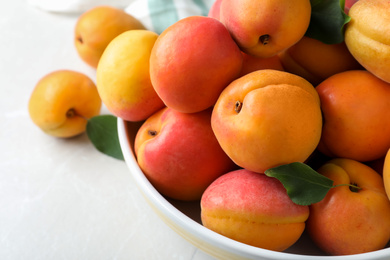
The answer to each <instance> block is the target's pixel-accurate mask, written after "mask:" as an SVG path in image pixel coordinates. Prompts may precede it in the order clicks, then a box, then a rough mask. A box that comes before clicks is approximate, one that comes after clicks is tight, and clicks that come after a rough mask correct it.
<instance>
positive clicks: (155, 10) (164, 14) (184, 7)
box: [125, 0, 214, 34]
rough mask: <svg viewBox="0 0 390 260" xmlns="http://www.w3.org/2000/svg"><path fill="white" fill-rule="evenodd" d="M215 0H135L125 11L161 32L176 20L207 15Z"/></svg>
mask: <svg viewBox="0 0 390 260" xmlns="http://www.w3.org/2000/svg"><path fill="white" fill-rule="evenodd" d="M213 2H214V0H135V1H133V2H132V3H131V4H129V5H128V6H127V7H126V8H125V11H126V12H127V13H129V14H131V15H132V16H134V17H135V18H137V19H138V20H140V21H141V22H142V23H143V24H144V25H145V27H146V28H147V29H148V30H151V31H154V32H156V33H158V34H160V33H161V32H162V31H164V30H165V29H166V28H167V27H168V26H170V25H172V24H173V23H175V22H176V21H178V20H180V19H182V18H185V17H188V16H192V15H203V16H207V14H208V12H209V10H210V8H211V6H212V4H213Z"/></svg>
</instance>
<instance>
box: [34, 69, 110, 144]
mask: <svg viewBox="0 0 390 260" xmlns="http://www.w3.org/2000/svg"><path fill="white" fill-rule="evenodd" d="M101 104H102V102H101V99H100V96H99V94H98V91H97V89H96V86H95V83H94V82H93V81H92V80H91V79H90V78H89V77H88V76H87V75H85V74H83V73H80V72H77V71H72V70H57V71H53V72H51V73H49V74H47V75H45V76H43V77H42V78H41V79H40V80H39V81H38V83H37V84H36V85H35V88H34V90H33V92H32V93H31V96H30V100H29V103H28V112H29V115H30V118H31V119H32V121H33V122H34V124H35V125H37V126H38V127H39V128H40V129H41V130H42V131H43V132H45V133H46V134H48V135H52V136H55V137H62V138H68V137H73V136H76V135H79V134H81V133H83V132H84V131H85V128H86V125H87V122H88V119H89V118H91V117H94V116H97V115H99V113H100V108H101Z"/></svg>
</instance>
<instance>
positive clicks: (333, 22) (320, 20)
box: [305, 0, 351, 44]
mask: <svg viewBox="0 0 390 260" xmlns="http://www.w3.org/2000/svg"><path fill="white" fill-rule="evenodd" d="M310 3H311V19H310V24H309V28H308V29H307V31H306V34H305V35H306V36H307V37H310V38H313V39H316V40H319V41H321V42H323V43H326V44H337V43H341V42H343V41H344V26H345V24H347V23H348V22H349V21H350V20H351V18H350V17H349V16H348V15H347V14H346V13H345V12H344V6H345V0H310Z"/></svg>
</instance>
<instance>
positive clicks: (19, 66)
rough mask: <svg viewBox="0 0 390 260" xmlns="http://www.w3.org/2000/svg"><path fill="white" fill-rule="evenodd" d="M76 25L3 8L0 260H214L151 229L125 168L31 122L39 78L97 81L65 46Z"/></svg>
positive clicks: (68, 18)
mask: <svg viewBox="0 0 390 260" xmlns="http://www.w3.org/2000/svg"><path fill="white" fill-rule="evenodd" d="M77 17H78V16H77V15H65V14H58V13H48V12H44V11H42V10H39V9H36V8H34V7H32V6H29V5H28V4H27V3H26V2H24V1H22V0H12V1H2V6H1V8H0V32H1V34H0V79H1V86H0V122H1V127H0V148H1V152H0V259H3V260H19V259H29V260H34V259H43V260H46V259H50V260H52V259H70V260H75V259H83V260H87V259H91V260H100V259H104V260H107V259H118V260H119V259H126V260H127V259H147V260H153V259H170V260H171V259H184V260H187V259H198V260H200V259H208V260H210V259H212V258H211V257H210V256H208V255H206V254H205V253H203V252H201V251H200V250H198V249H197V248H195V247H194V246H192V245H191V244H190V243H188V242H187V241H186V240H184V239H183V238H182V237H181V236H179V235H178V234H176V233H175V232H174V231H172V230H171V229H170V228H169V227H168V226H167V225H166V224H165V223H164V222H163V221H162V220H160V219H159V217H158V216H157V215H156V214H155V212H154V211H152V209H151V208H150V207H149V205H148V204H146V201H145V200H144V198H143V197H142V195H141V193H140V192H139V191H138V189H137V187H136V185H135V182H134V180H133V179H132V176H131V175H130V173H129V171H128V169H127V167H126V164H125V163H124V162H123V161H120V160H116V159H113V158H111V157H108V156H106V155H104V154H102V153H100V152H98V151H97V150H96V149H95V148H94V147H93V145H92V144H91V143H90V141H89V139H88V138H87V136H86V135H85V134H83V135H81V136H78V137H76V138H72V139H66V140H64V139H57V138H54V137H51V136H48V135H46V134H44V133H43V132H42V131H41V130H40V129H39V128H37V127H36V126H35V125H34V124H33V123H32V121H31V120H30V118H29V115H28V111H27V104H28V100H29V97H30V94H31V92H32V90H33V88H34V86H35V84H36V83H37V81H38V80H39V79H40V78H41V77H42V76H44V75H46V74H47V73H49V72H51V71H54V70H57V69H72V70H76V71H80V72H83V73H85V74H87V75H88V76H90V77H91V78H92V79H94V80H95V70H94V69H92V68H90V67H89V66H88V65H86V64H85V63H84V62H83V61H81V59H80V58H79V57H78V55H77V53H76V50H75V48H74V45H73V29H74V25H75V22H76V20H77ZM102 113H105V114H107V113H109V112H108V111H107V110H106V109H105V108H104V107H103V109H102Z"/></svg>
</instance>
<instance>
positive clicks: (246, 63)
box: [239, 52, 284, 77]
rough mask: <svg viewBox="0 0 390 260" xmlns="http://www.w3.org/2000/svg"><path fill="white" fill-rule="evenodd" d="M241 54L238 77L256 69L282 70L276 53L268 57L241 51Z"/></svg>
mask: <svg viewBox="0 0 390 260" xmlns="http://www.w3.org/2000/svg"><path fill="white" fill-rule="evenodd" d="M242 56H243V62H242V68H241V72H240V75H239V77H242V76H244V75H246V74H248V73H250V72H253V71H256V70H264V69H273V70H281V71H284V67H283V65H282V62H281V60H280V58H279V56H278V55H275V56H272V57H269V58H259V57H255V56H252V55H249V54H246V53H245V52H243V53H242Z"/></svg>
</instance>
